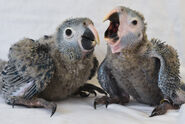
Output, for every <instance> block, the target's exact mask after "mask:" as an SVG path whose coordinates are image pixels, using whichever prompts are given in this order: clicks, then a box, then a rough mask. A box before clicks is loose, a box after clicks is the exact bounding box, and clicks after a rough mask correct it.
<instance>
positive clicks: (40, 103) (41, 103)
mask: <svg viewBox="0 0 185 124" xmlns="http://www.w3.org/2000/svg"><path fill="white" fill-rule="evenodd" d="M10 104H11V105H12V107H13V108H14V106H15V105H20V106H26V107H28V108H46V109H51V116H52V115H53V114H54V113H55V112H56V109H57V105H56V103H53V102H48V101H46V100H44V99H41V98H33V99H30V100H26V99H23V98H13V100H12V103H10ZM51 116H50V117H51Z"/></svg>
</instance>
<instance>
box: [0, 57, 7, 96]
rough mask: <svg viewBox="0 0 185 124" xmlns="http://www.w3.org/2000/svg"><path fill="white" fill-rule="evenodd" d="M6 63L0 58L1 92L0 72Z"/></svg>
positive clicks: (0, 85)
mask: <svg viewBox="0 0 185 124" xmlns="http://www.w3.org/2000/svg"><path fill="white" fill-rule="evenodd" d="M6 64H7V62H6V61H3V60H1V59H0V93H1V88H2V83H3V81H2V77H1V72H2V71H3V69H4V67H5V65H6Z"/></svg>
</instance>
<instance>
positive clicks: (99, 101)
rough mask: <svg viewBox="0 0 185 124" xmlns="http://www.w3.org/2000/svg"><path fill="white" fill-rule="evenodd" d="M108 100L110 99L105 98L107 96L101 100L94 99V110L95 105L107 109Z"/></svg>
mask: <svg viewBox="0 0 185 124" xmlns="http://www.w3.org/2000/svg"><path fill="white" fill-rule="evenodd" d="M109 99H110V97H107V96H103V97H101V98H96V99H95V100H94V109H96V105H99V104H104V105H105V107H106V108H107V107H108V105H109V103H110V102H109Z"/></svg>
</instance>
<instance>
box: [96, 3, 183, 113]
mask: <svg viewBox="0 0 185 124" xmlns="http://www.w3.org/2000/svg"><path fill="white" fill-rule="evenodd" d="M105 20H110V26H109V28H108V29H107V30H106V32H105V38H106V40H107V42H108V49H107V55H106V58H105V59H104V61H103V62H102V63H101V65H100V67H99V71H98V80H99V83H100V84H101V86H102V87H103V89H104V90H105V91H106V92H107V93H108V94H109V95H110V97H102V98H98V99H96V100H95V106H96V104H108V103H119V104H125V103H128V102H129V96H132V97H133V98H135V99H136V100H137V101H138V102H141V103H145V104H149V105H159V104H160V101H161V100H162V99H167V100H166V102H167V101H169V102H170V103H171V104H172V105H181V104H183V103H184V102H185V91H183V90H182V89H181V87H182V83H181V82H180V76H179V66H180V63H179V59H178V55H177V53H176V50H174V48H172V47H171V46H169V45H166V44H165V43H162V42H161V41H160V40H156V39H152V40H151V41H149V40H148V39H147V36H146V32H145V30H146V25H145V23H144V17H143V16H142V15H141V14H140V13H138V12H136V11H134V10H131V9H129V8H126V7H121V6H120V7H116V8H115V9H113V10H112V11H111V12H110V13H109V14H108V16H107V17H106V18H105ZM159 106H160V105H159ZM162 107H163V108H164V106H163V105H161V106H160V107H158V108H156V109H155V110H154V111H153V114H152V116H154V115H159V114H164V113H165V112H166V111H165V110H167V108H172V107H169V106H168V107H166V108H165V109H161V108H162Z"/></svg>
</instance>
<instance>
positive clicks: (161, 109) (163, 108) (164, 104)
mask: <svg viewBox="0 0 185 124" xmlns="http://www.w3.org/2000/svg"><path fill="white" fill-rule="evenodd" d="M170 109H179V106H178V105H173V104H171V102H170V101H169V100H167V99H164V100H162V101H161V103H160V105H158V106H157V107H155V109H154V110H153V111H152V113H151V115H150V117H153V116H158V115H163V114H165V113H166V112H167V111H168V110H170Z"/></svg>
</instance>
